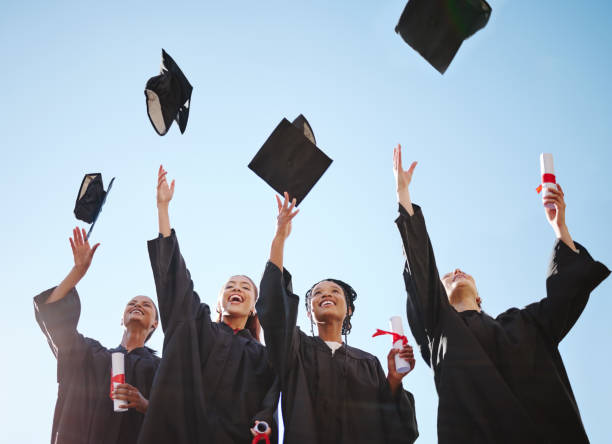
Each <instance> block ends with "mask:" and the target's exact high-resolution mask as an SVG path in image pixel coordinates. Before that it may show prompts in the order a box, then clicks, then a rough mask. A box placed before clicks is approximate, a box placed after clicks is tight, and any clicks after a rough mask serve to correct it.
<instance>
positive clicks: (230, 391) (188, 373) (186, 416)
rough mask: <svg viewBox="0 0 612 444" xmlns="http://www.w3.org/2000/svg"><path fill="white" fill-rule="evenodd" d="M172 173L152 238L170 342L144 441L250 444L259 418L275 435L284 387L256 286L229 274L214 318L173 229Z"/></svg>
mask: <svg viewBox="0 0 612 444" xmlns="http://www.w3.org/2000/svg"><path fill="white" fill-rule="evenodd" d="M166 174H167V172H166V171H165V170H164V169H163V167H162V166H160V167H159V172H158V185H157V208H158V216H159V232H160V235H159V237H158V238H157V239H153V240H151V241H149V243H148V248H149V257H150V259H151V267H152V269H153V277H154V279H155V286H156V289H157V299H158V303H159V311H160V318H161V324H162V328H163V330H164V335H165V336H164V348H163V356H162V362H161V364H160V367H159V372H158V375H157V377H156V379H155V384H154V386H153V389H152V392H151V403H150V408H149V411H148V414H147V417H146V418H145V422H144V425H143V428H142V432H141V434H140V438H139V441H138V442H139V443H143V444H151V443H169V442H172V443H176V444H182V443H185V444H188V443H189V444H191V443H200V442H211V443H240V444H244V443H245V442H247V441H249V440H250V439H251V438H252V435H254V434H255V431H254V429H253V428H254V427H255V425H257V423H258V422H260V421H265V422H267V423H268V424H269V425H270V427H269V428H268V435H269V437H270V438H271V439H272V441H275V439H276V435H277V433H278V431H277V428H276V424H275V419H274V412H275V410H276V405H277V402H278V390H277V388H276V384H275V375H274V372H273V371H272V369H271V367H270V365H269V363H268V359H267V353H266V348H265V347H264V346H263V345H262V344H261V343H260V342H259V331H260V327H259V322H258V320H257V314H256V313H255V301H256V299H257V287H256V286H255V284H254V283H253V281H252V280H251V279H250V278H249V277H247V276H243V275H234V276H231V277H230V278H229V279H228V281H227V282H226V283H225V285H224V286H223V288H222V290H221V292H220V293H219V297H218V301H217V307H216V312H217V316H216V317H215V318H216V322H215V321H213V320H212V319H211V310H210V307H209V306H208V305H207V304H205V303H203V302H201V301H200V298H199V296H198V294H197V293H196V292H195V291H194V289H193V282H192V281H191V275H190V273H189V270H188V269H187V266H186V264H185V260H184V259H183V256H182V255H181V252H180V249H179V244H178V239H177V236H176V232H175V231H174V230H173V229H171V228H170V218H169V214H168V205H169V203H170V201H171V199H172V196H173V195H174V181H172V184H171V185H170V186H169V185H168V182H167V181H166Z"/></svg>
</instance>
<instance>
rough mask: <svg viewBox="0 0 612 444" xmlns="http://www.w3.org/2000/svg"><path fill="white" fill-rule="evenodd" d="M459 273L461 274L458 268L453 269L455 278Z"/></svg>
mask: <svg viewBox="0 0 612 444" xmlns="http://www.w3.org/2000/svg"><path fill="white" fill-rule="evenodd" d="M459 273H463V272H462V271H461V270H460V269H459V268H455V272H454V273H453V274H454V275H455V276H456V275H458V274H459Z"/></svg>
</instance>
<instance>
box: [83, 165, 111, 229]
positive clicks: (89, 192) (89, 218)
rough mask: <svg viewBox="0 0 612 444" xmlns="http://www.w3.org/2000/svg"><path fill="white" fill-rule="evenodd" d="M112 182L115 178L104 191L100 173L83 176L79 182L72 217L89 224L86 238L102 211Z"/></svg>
mask: <svg viewBox="0 0 612 444" xmlns="http://www.w3.org/2000/svg"><path fill="white" fill-rule="evenodd" d="M114 181H115V178H114V177H113V178H112V179H111V181H110V183H109V184H108V189H107V190H106V191H104V184H103V183H102V174H100V173H93V174H85V177H84V178H83V182H81V186H80V187H79V194H77V199H76V203H75V205H74V215H75V216H76V218H77V219H79V220H82V221H83V222H87V223H88V224H91V227H90V228H89V232H88V233H87V237H88V238H89V235H90V234H91V231H92V230H93V227H94V225H95V224H96V220H97V219H98V216H99V215H100V211H102V205H104V202H106V196H107V195H108V192H109V191H110V189H111V187H112V186H113V182H114Z"/></svg>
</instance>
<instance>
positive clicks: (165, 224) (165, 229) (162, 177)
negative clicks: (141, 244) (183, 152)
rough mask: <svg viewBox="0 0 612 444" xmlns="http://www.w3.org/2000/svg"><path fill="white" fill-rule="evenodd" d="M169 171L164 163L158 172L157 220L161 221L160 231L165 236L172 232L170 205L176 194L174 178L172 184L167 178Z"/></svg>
mask: <svg viewBox="0 0 612 444" xmlns="http://www.w3.org/2000/svg"><path fill="white" fill-rule="evenodd" d="M167 174H168V171H166V170H164V167H163V165H160V166H159V170H158V172H157V220H158V222H159V233H160V234H161V235H162V236H163V237H169V236H170V234H171V231H172V230H171V228H170V215H169V214H168V206H169V205H170V201H171V200H172V196H174V180H172V183H171V184H170V186H168V181H167V180H166V175H167Z"/></svg>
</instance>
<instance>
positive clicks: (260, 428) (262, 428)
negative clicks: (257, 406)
mask: <svg viewBox="0 0 612 444" xmlns="http://www.w3.org/2000/svg"><path fill="white" fill-rule="evenodd" d="M269 428H270V426H269V425H268V423H267V422H266V421H259V422H258V423H257V426H256V427H255V430H257V433H262V434H263V433H266V432H267V431H268V429H269Z"/></svg>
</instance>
